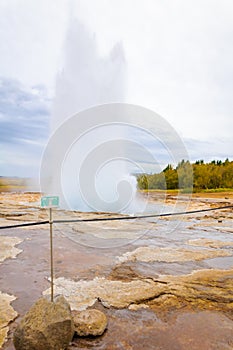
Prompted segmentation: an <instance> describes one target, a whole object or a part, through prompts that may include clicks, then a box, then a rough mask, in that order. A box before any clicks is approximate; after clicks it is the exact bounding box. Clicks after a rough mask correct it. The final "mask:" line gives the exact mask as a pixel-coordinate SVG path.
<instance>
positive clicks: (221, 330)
mask: <svg viewBox="0 0 233 350" xmlns="http://www.w3.org/2000/svg"><path fill="white" fill-rule="evenodd" d="M17 196H18V195H17V194H15V195H13V194H9V195H6V196H4V195H2V196H1V197H0V225H6V224H12V223H16V221H17V222H18V221H34V220H38V219H39V220H42V219H48V215H47V212H46V211H42V210H39V208H38V202H37V201H38V200H39V197H37V196H35V195H33V194H26V195H21V196H18V197H17ZM153 201H156V198H152V199H151V202H152V203H153ZM173 201H174V200H173V198H169V199H168V201H167V203H166V205H168V207H166V209H169V206H170V208H171V210H173V208H172V203H173ZM232 203H233V200H232V199H231V198H227V199H226V198H225V197H224V198H218V199H214V198H211V199H203V198H201V199H198V198H194V199H193V201H191V203H189V207H190V208H191V209H199V208H210V207H214V206H221V205H228V204H232ZM181 207H182V203H181ZM176 209H177V208H176ZM67 216H69V217H72V218H75V217H79V218H87V217H96V216H97V217H105V216H106V214H103V213H100V214H91V213H83V214H82V213H71V212H70V213H65V212H61V211H58V212H55V213H54V217H55V219H56V218H60V219H61V218H67ZM232 220H233V211H232V209H227V210H222V211H216V212H215V211H213V212H207V213H198V214H193V215H188V216H181V217H179V218H178V217H171V218H163V219H158V218H155V219H152V218H150V219H145V220H140V221H138V220H137V221H136V220H133V221H132V222H131V221H121V222H119V221H113V222H94V223H76V224H60V225H55V227H54V267H55V277H56V280H55V284H56V285H55V291H56V290H57V291H59V290H60V289H59V288H61V287H62V284H61V281H62V283H65V285H66V291H65V293H66V297H67V298H68V299H69V298H71V301H72V297H73V294H72V293H79V294H80V295H81V292H80V290H81V291H83V290H84V291H85V293H86V294H85V295H88V296H89V297H90V298H92V297H93V294H91V293H93V289H91V288H92V287H90V286H91V284H93V283H96V284H95V288H96V289H95V294H94V299H93V303H95V304H94V305H95V307H97V308H100V309H101V310H103V311H104V312H105V313H106V314H107V315H108V318H109V325H108V330H107V331H106V332H105V334H104V335H103V336H101V337H99V338H97V339H91V338H75V339H74V341H73V343H72V345H71V346H70V348H69V349H76V348H80V349H136V350H137V349H138V350H139V349H140V350H141V349H143V348H146V349H164V350H166V349H167V350H168V349H169V350H176V349H179V350H182V349H187V348H189V349H190V350H195V349H198V350H207V349H210V350H212V349H213V350H217V349H219V350H220V349H221V350H228V349H233V292H232V291H233V282H232V281H233V225H232V222H233V221H232ZM0 236H7V237H18V238H20V239H21V240H22V242H21V243H19V244H18V245H17V248H18V249H20V250H22V252H21V253H19V254H18V255H17V256H16V258H14V259H12V258H7V259H6V260H4V261H2V262H1V263H0V291H2V292H4V293H7V294H10V295H14V296H16V298H17V299H16V300H15V301H13V302H11V305H12V306H13V308H14V309H15V310H16V311H17V312H18V314H19V316H18V318H17V319H16V320H15V321H14V322H12V323H11V325H10V332H9V333H8V338H9V340H8V341H7V342H6V343H5V344H4V345H3V347H2V349H5V350H12V349H14V347H13V344H12V333H13V331H14V328H15V326H16V324H17V322H18V321H19V320H20V317H22V316H23V315H24V314H25V313H26V312H27V311H28V309H29V308H30V307H31V305H32V304H33V303H34V302H35V301H36V300H37V299H38V298H39V297H41V295H42V293H43V292H44V291H45V290H47V289H48V288H49V286H50V284H49V282H48V278H49V276H50V255H49V228H48V227H47V226H37V227H32V228H20V229H18V228H15V229H7V230H1V231H0ZM59 278H60V279H61V280H60V279H59ZM68 281H71V282H72V288H73V289H71V287H70V286H69V282H68ZM93 281H94V282H93ZM84 282H87V283H86V284H85V283H84ZM119 282H121V283H119ZM101 283H102V285H103V283H105V284H104V285H106V286H107V287H106V288H108V291H104V293H103V292H101V290H99V289H98V288H100V286H101ZM149 283H150V285H149V288H148V284H149ZM135 286H136V287H135ZM138 286H141V287H138ZM144 286H145V289H143V288H144ZM84 287H85V288H86V289H83V288H84ZM131 287H132V288H131ZM62 288H63V287H62ZM135 288H137V290H136V289H135ZM138 289H141V290H138ZM126 291H127V293H128V296H127V298H126V297H125V295H123V294H124V293H125V294H126ZM88 293H89V294H88ZM145 295H146V296H147V297H145ZM110 297H111V298H110ZM114 298H115V299H114ZM116 298H117V301H118V302H119V300H120V303H121V304H119V303H118V304H116ZM126 299H127V300H126ZM76 302H77V298H76ZM82 302H83V301H82V298H81V301H80V300H79V306H80V303H81V304H82ZM83 303H84V302H83ZM124 303H125V304H124ZM104 305H105V307H104ZM116 305H122V306H121V307H120V308H119V307H116Z"/></svg>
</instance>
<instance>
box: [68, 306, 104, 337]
mask: <svg viewBox="0 0 233 350" xmlns="http://www.w3.org/2000/svg"><path fill="white" fill-rule="evenodd" d="M72 316H73V320H74V329H75V332H76V333H77V334H78V335H79V336H81V337H86V336H88V335H92V336H98V335H101V334H103V333H104V331H105V329H106V328H107V324H108V320H107V317H106V315H105V314H104V313H103V312H101V311H99V310H95V309H90V310H84V311H75V310H74V311H72Z"/></svg>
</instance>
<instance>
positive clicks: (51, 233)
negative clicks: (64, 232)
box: [49, 208, 53, 302]
mask: <svg viewBox="0 0 233 350" xmlns="http://www.w3.org/2000/svg"><path fill="white" fill-rule="evenodd" d="M49 227H50V275H51V302H53V217H52V208H49Z"/></svg>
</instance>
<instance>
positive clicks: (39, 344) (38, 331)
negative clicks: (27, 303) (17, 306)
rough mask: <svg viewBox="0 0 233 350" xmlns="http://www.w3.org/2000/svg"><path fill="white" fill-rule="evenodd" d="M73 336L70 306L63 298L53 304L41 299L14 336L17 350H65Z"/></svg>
mask: <svg viewBox="0 0 233 350" xmlns="http://www.w3.org/2000/svg"><path fill="white" fill-rule="evenodd" d="M73 335H74V324H73V319H72V315H71V311H70V306H69V304H68V302H67V301H66V299H65V298H64V297H63V296H59V297H57V298H56V299H55V301H54V302H53V303H52V302H51V301H49V300H47V299H45V298H41V299H39V300H38V301H37V302H36V303H35V304H34V305H33V306H32V308H31V309H30V310H29V312H28V313H27V314H26V315H25V316H24V317H23V319H22V320H21V322H20V324H19V325H18V327H17V328H16V330H15V332H14V337H13V341H14V346H15V348H16V350H63V349H65V348H66V347H67V346H68V345H69V343H70V342H71V340H72V338H73Z"/></svg>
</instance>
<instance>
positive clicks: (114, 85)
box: [52, 19, 126, 130]
mask: <svg viewBox="0 0 233 350" xmlns="http://www.w3.org/2000/svg"><path fill="white" fill-rule="evenodd" d="M63 56H64V57H63V60H64V63H63V67H62V69H61V71H60V72H59V73H58V75H57V80H56V91H55V98H54V104H53V115H52V129H53V130H55V129H56V128H57V127H58V126H59V125H60V124H61V123H63V122H64V120H66V119H67V118H69V117H71V116H73V115H74V114H76V113H78V112H80V111H82V110H84V109H87V108H90V107H92V106H96V105H100V104H103V103H111V102H124V96H125V86H126V83H125V76H126V62H125V57H124V50H123V46H122V44H121V43H117V44H116V45H115V46H114V47H113V48H112V50H111V52H110V54H109V56H108V57H100V55H99V53H98V47H97V40H96V37H95V35H94V34H91V33H90V32H89V31H88V30H87V28H86V27H85V26H84V25H83V24H82V23H81V22H80V21H78V20H77V19H76V20H72V21H71V22H70V25H69V28H68V31H67V35H66V39H65V43H64V55H63Z"/></svg>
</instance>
